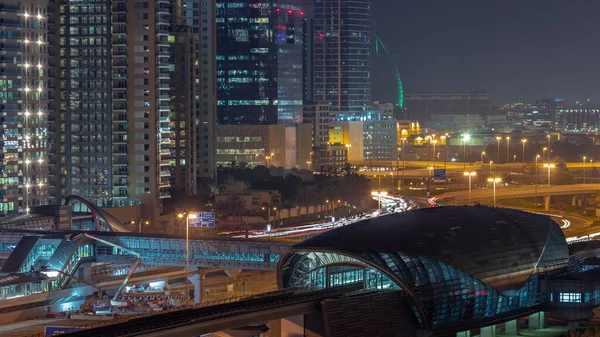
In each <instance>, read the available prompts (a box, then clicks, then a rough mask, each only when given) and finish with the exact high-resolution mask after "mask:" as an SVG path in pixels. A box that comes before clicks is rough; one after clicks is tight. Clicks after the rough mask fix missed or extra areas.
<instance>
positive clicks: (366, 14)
mask: <svg viewBox="0 0 600 337" xmlns="http://www.w3.org/2000/svg"><path fill="white" fill-rule="evenodd" d="M313 11H314V33H313V35H314V39H313V44H314V45H313V50H314V101H315V102H326V103H328V104H330V105H331V107H332V111H335V112H336V113H337V118H338V119H341V118H343V119H346V118H347V117H360V116H362V114H363V111H364V109H365V108H366V107H367V106H368V105H370V104H371V50H372V47H373V46H372V43H373V22H372V19H371V0H314V8H313Z"/></svg>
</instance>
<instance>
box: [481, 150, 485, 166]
mask: <svg viewBox="0 0 600 337" xmlns="http://www.w3.org/2000/svg"><path fill="white" fill-rule="evenodd" d="M483 156H485V151H481V163H483Z"/></svg>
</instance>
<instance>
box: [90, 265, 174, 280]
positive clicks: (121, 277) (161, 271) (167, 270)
mask: <svg viewBox="0 0 600 337" xmlns="http://www.w3.org/2000/svg"><path fill="white" fill-rule="evenodd" d="M178 271H185V269H184V268H181V267H165V268H160V269H154V270H145V271H142V272H139V273H133V275H132V276H131V278H132V279H135V278H138V277H146V276H154V275H158V274H166V273H174V272H178ZM126 276H127V275H116V276H110V277H103V278H93V282H95V283H105V282H112V281H122V280H124V279H125V277H126Z"/></svg>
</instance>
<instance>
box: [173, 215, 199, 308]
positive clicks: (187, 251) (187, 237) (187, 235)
mask: <svg viewBox="0 0 600 337" xmlns="http://www.w3.org/2000/svg"><path fill="white" fill-rule="evenodd" d="M177 217H178V218H179V219H182V218H184V217H185V277H186V280H185V296H186V298H188V297H189V295H190V293H189V291H188V282H187V281H188V280H187V277H188V275H189V274H190V219H196V218H197V217H198V216H197V215H196V213H187V214H183V213H179V214H177Z"/></svg>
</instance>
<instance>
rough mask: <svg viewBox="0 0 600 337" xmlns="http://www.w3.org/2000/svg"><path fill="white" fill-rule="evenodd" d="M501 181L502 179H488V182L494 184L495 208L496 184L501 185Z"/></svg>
mask: <svg viewBox="0 0 600 337" xmlns="http://www.w3.org/2000/svg"><path fill="white" fill-rule="evenodd" d="M501 181H502V179H500V178H488V182H490V183H493V184H494V207H496V183H499V182H501Z"/></svg>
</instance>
